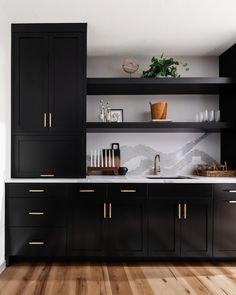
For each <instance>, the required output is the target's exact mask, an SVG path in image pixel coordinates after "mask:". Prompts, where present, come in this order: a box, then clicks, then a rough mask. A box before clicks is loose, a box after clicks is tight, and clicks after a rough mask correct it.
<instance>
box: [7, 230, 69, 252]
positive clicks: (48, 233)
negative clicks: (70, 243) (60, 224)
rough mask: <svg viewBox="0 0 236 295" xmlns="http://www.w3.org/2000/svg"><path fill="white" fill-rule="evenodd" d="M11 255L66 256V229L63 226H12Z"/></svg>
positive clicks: (10, 236) (10, 231)
mask: <svg viewBox="0 0 236 295" xmlns="http://www.w3.org/2000/svg"><path fill="white" fill-rule="evenodd" d="M8 238H9V249H8V251H9V252H8V254H9V255H10V256H34V257H40V256H50V257H53V256H64V255H65V253H66V231H65V229H63V228H51V229H50V228H49V229H48V228H35V227H27V228H26V227H25V228H24V227H22V228H20V227H17V228H16V227H12V228H10V230H9V237H8Z"/></svg>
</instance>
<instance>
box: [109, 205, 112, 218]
mask: <svg viewBox="0 0 236 295" xmlns="http://www.w3.org/2000/svg"><path fill="white" fill-rule="evenodd" d="M111 214H112V205H111V203H109V218H110V219H111Z"/></svg>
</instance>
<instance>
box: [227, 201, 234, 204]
mask: <svg viewBox="0 0 236 295" xmlns="http://www.w3.org/2000/svg"><path fill="white" fill-rule="evenodd" d="M227 202H229V203H230V204H236V201H235V200H230V201H227Z"/></svg>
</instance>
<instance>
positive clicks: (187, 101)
mask: <svg viewBox="0 0 236 295" xmlns="http://www.w3.org/2000/svg"><path fill="white" fill-rule="evenodd" d="M132 58H133V57H132ZM134 58H135V59H136V61H137V62H138V63H139V65H140V67H139V70H138V72H137V73H135V74H134V75H133V77H140V76H141V74H142V70H144V69H147V68H148V65H149V64H150V59H151V56H149V57H147V56H146V57H145V56H136V57H134ZM176 58H177V60H179V61H183V62H187V63H188V64H189V68H190V71H189V72H186V71H183V69H181V68H180V69H179V73H180V74H181V76H182V77H184V76H186V77H216V76H218V75H219V70H218V58H217V57H176ZM122 62H123V58H122V57H89V58H88V77H129V76H128V75H127V74H126V73H125V72H123V70H122V68H121V65H122ZM100 99H103V100H104V101H105V102H106V101H109V102H110V104H111V107H112V108H115V109H119V108H121V109H124V121H126V122H140V121H143V122H144V121H150V119H151V118H150V107H149V101H150V102H158V101H167V102H168V115H167V117H168V118H169V119H171V120H173V121H176V122H178V121H180V122H193V121H195V115H196V113H197V112H200V111H203V110H205V109H208V110H217V109H218V108H219V97H218V95H129V96H128V95H120V96H115V95H114V96H104V95H103V96H101V95H99V96H96V95H95V96H88V99H87V121H88V122H93V121H95V122H96V121H98V104H99V100H100ZM112 142H119V143H120V145H121V164H122V165H123V166H127V167H128V168H129V173H130V174H133V175H137V174H150V173H152V170H151V169H152V166H153V159H154V156H155V154H156V153H159V154H160V155H161V162H162V163H161V164H162V172H163V174H165V175H172V174H189V173H192V171H193V169H194V165H193V162H192V160H193V159H192V158H193V157H198V163H212V162H213V161H214V162H219V161H220V135H219V134H206V135H203V134H196V133H195V134H186V133H185V134H180V133H175V134H172V133H169V134H160V133H156V134H155V133H153V134H150V133H149V134H143V133H140V134H139V133H135V134H132V133H129V134H121V133H120V134H117V133H114V134H112V133H109V134H95V133H94V134H88V136H87V159H88V164H89V153H90V150H91V149H98V148H99V149H102V148H110V144H111V143H112ZM195 163H196V162H195Z"/></svg>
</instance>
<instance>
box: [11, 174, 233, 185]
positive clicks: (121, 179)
mask: <svg viewBox="0 0 236 295" xmlns="http://www.w3.org/2000/svg"><path fill="white" fill-rule="evenodd" d="M190 177H193V178H192V179H148V178H146V177H145V176H132V177H131V176H88V177H86V178H53V179H47V178H10V179H6V180H5V182H6V183H236V177H199V176H190Z"/></svg>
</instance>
